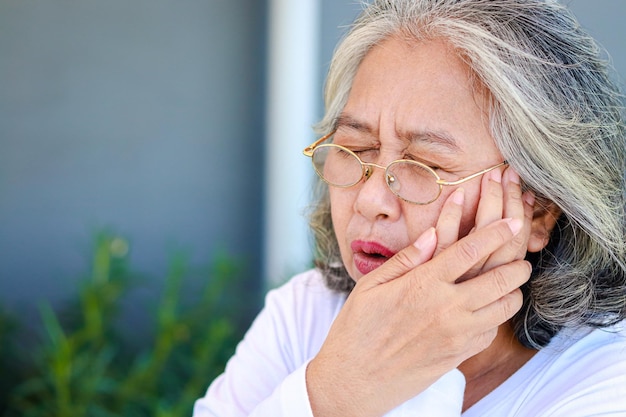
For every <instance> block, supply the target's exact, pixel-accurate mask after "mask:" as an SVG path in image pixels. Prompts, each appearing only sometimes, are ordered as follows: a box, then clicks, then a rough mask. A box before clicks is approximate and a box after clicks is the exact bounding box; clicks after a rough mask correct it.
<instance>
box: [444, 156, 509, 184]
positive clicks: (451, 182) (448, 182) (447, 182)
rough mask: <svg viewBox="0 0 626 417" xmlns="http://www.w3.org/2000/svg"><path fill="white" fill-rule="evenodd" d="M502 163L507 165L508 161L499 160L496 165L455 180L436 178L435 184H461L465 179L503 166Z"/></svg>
mask: <svg viewBox="0 0 626 417" xmlns="http://www.w3.org/2000/svg"><path fill="white" fill-rule="evenodd" d="M504 165H508V161H504V162H501V163H499V164H498V165H495V166H492V167H491V168H487V169H483V170H482V171H478V172H477V173H475V174H472V175H470V176H467V177H464V178H461V179H458V180H456V181H445V180H437V184H439V185H459V184H463V183H464V182H465V181H469V180H471V179H472V178H476V177H478V176H480V175H483V174H486V173H487V172H489V171H493V170H494V169H496V168H500V167H501V166H504Z"/></svg>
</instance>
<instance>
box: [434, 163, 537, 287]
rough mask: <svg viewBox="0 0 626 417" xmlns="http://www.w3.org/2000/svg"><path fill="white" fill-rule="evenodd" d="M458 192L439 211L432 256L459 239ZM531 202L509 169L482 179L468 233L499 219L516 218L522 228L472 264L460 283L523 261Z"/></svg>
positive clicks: (517, 176)
mask: <svg viewBox="0 0 626 417" xmlns="http://www.w3.org/2000/svg"><path fill="white" fill-rule="evenodd" d="M459 191H461V192H462V190H461V189H457V190H456V191H455V192H454V193H453V194H452V195H451V196H450V197H448V200H447V201H446V202H445V204H444V206H443V208H442V211H441V214H440V217H439V220H438V222H437V227H436V229H437V237H438V240H439V242H438V245H437V249H436V251H435V255H437V254H438V253H439V252H441V251H442V250H444V249H445V248H447V247H449V246H450V245H452V244H453V243H454V242H455V241H456V240H457V239H458V237H459V227H460V224H461V217H462V214H463V207H462V206H463V200H462V199H460V198H459V196H458V195H457V193H459ZM534 200H535V199H534V196H533V194H532V192H529V191H528V192H526V193H522V189H521V184H520V178H519V175H518V174H517V173H516V172H515V170H514V169H513V168H511V167H508V168H506V169H505V170H504V173H503V172H501V171H500V170H493V171H491V172H489V173H488V174H486V175H485V176H484V177H483V179H482V182H481V192H480V200H479V203H478V208H477V211H476V217H475V226H474V228H473V229H472V231H471V232H470V233H474V232H476V231H477V230H481V229H483V228H485V227H486V226H488V225H489V224H492V223H493V222H495V221H498V220H502V219H518V220H519V221H521V222H522V224H523V226H522V230H521V232H520V233H518V234H517V235H516V237H515V238H514V239H513V240H512V241H511V242H509V243H508V244H506V245H504V246H503V247H501V248H500V249H498V250H497V251H496V252H494V253H491V254H490V255H489V256H488V257H487V258H485V259H483V260H482V261H481V262H479V263H477V264H476V265H474V267H472V268H471V269H470V270H469V271H468V272H467V273H466V274H465V275H464V276H463V277H461V278H460V281H463V280H466V279H469V278H471V277H474V276H476V275H478V274H480V273H482V272H484V271H489V270H490V269H493V268H494V267H496V266H499V265H504V264H506V263H509V262H512V261H514V260H520V259H524V257H525V256H526V250H527V246H528V239H529V236H530V228H531V224H532V218H533V205H534Z"/></svg>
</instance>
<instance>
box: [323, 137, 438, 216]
mask: <svg viewBox="0 0 626 417" xmlns="http://www.w3.org/2000/svg"><path fill="white" fill-rule="evenodd" d="M312 159H313V166H314V167H315V171H316V172H317V174H318V175H319V176H320V177H321V178H322V179H323V180H324V181H326V182H327V183H329V184H330V185H334V186H336V187H350V186H353V185H355V184H357V183H358V182H359V181H361V179H362V178H363V175H364V173H365V170H366V169H367V168H366V167H365V166H364V165H362V164H361V162H360V161H359V159H358V158H357V156H356V155H354V154H352V153H350V152H348V151H346V150H345V149H343V148H341V147H339V146H336V145H333V144H324V145H321V146H319V147H318V148H316V149H315V151H314V152H313V158H312ZM369 169H374V168H373V167H370V168H369ZM386 181H387V185H388V186H389V188H390V189H391V191H392V192H393V193H394V194H396V195H397V196H398V197H400V198H402V199H403V200H407V201H411V202H414V203H418V204H424V203H429V202H431V201H433V200H434V199H436V198H437V197H438V196H439V192H440V187H439V185H438V184H437V182H436V181H437V177H436V176H435V175H434V174H433V173H432V172H431V171H429V170H428V169H427V168H425V167H424V166H422V165H420V164H418V163H415V162H413V161H396V162H394V163H392V164H391V165H389V167H388V168H387V172H386Z"/></svg>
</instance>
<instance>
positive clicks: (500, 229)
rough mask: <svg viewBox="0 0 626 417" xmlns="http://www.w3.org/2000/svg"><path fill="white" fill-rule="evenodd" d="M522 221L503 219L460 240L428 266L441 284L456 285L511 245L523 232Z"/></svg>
mask: <svg viewBox="0 0 626 417" xmlns="http://www.w3.org/2000/svg"><path fill="white" fill-rule="evenodd" d="M522 226H523V225H522V222H521V221H520V220H519V219H502V220H499V221H497V222H495V223H492V224H490V225H488V226H486V227H484V228H482V229H480V230H476V231H475V232H474V233H472V234H470V235H467V236H465V237H464V238H462V239H460V240H459V241H457V242H456V243H454V244H453V245H451V246H450V247H449V248H447V249H446V250H444V251H443V252H441V253H440V254H439V256H437V257H436V258H433V261H432V262H429V263H428V267H429V268H433V269H434V270H435V271H437V270H441V271H444V273H443V274H441V273H439V274H436V275H438V276H439V277H440V279H441V280H443V281H446V282H455V281H456V280H457V279H458V278H459V277H460V276H463V274H465V273H466V272H467V271H468V270H470V269H471V268H472V267H474V265H476V264H477V263H478V262H480V261H481V260H482V259H484V258H487V257H488V256H489V255H490V254H492V253H493V252H494V251H496V250H497V249H498V248H500V247H501V246H502V245H504V244H505V243H508V242H509V241H510V240H511V239H513V237H514V236H515V235H516V234H517V233H519V231H520V230H521V228H522Z"/></svg>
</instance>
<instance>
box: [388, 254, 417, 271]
mask: <svg viewBox="0 0 626 417" xmlns="http://www.w3.org/2000/svg"><path fill="white" fill-rule="evenodd" d="M393 260H394V261H395V263H396V264H397V265H398V267H399V268H400V269H403V270H406V269H411V268H413V267H414V264H415V262H413V259H412V257H411V255H410V254H409V251H408V250H402V251H400V252H398V253H396V254H395V255H394V257H393Z"/></svg>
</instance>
